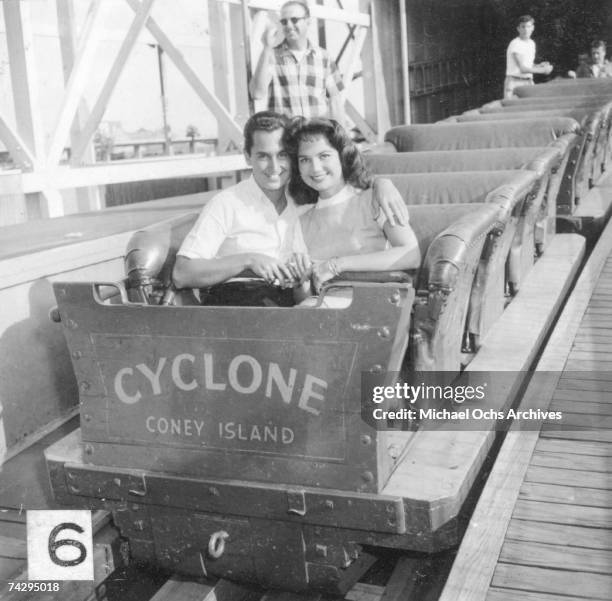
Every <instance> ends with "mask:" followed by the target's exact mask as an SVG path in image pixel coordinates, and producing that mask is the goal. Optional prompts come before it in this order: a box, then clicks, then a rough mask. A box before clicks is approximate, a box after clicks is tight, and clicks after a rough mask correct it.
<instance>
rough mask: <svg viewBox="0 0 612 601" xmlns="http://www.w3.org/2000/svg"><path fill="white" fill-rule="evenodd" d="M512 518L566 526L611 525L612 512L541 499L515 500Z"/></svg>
mask: <svg viewBox="0 0 612 601" xmlns="http://www.w3.org/2000/svg"><path fill="white" fill-rule="evenodd" d="M512 517H513V518H516V519H519V520H533V521H536V522H550V523H552V524H566V525H568V526H588V527H590V528H610V527H612V512H610V511H609V510H608V509H606V508H601V507H583V506H581V505H569V504H567V503H543V502H541V501H523V500H519V501H517V502H516V505H515V507H514V513H513V514H512Z"/></svg>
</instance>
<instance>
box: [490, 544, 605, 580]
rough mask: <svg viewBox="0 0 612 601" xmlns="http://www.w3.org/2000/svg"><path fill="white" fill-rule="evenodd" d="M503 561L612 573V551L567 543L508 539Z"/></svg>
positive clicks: (560, 568)
mask: <svg viewBox="0 0 612 601" xmlns="http://www.w3.org/2000/svg"><path fill="white" fill-rule="evenodd" d="M499 561H500V562H505V563H514V564H519V565H528V566H542V567H547V568H554V569H556V570H567V571H580V572H593V573H596V574H612V551H602V550H601V549H577V548H576V547H574V548H570V547H565V546H563V545H548V544H544V543H528V542H523V541H514V540H510V541H506V542H505V543H504V546H503V547H502V550H501V553H500V555H499Z"/></svg>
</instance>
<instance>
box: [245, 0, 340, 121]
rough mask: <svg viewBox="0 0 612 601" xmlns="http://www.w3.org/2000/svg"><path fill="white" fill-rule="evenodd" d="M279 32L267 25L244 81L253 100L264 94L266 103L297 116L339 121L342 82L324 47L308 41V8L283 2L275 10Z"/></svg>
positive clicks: (292, 1)
mask: <svg viewBox="0 0 612 601" xmlns="http://www.w3.org/2000/svg"><path fill="white" fill-rule="evenodd" d="M280 24H281V28H282V41H281V42H280V43H279V41H278V40H279V31H278V29H277V28H276V27H275V26H269V27H268V28H267V29H266V31H265V32H264V35H263V38H262V42H263V50H262V53H261V56H260V57H259V61H258V63H257V67H256V68H255V73H254V74H253V77H252V79H251V81H250V83H249V90H250V92H251V95H252V96H253V98H254V99H256V100H257V99H267V100H268V106H267V108H268V109H269V110H271V111H275V112H277V113H283V114H287V115H290V116H302V117H307V118H310V117H322V116H327V117H332V118H334V119H336V120H337V121H338V122H340V123H344V122H345V116H344V106H343V98H342V90H343V89H344V84H343V82H342V77H341V75H340V72H339V71H338V67H337V66H336V63H335V62H334V61H333V60H332V58H331V57H330V55H329V53H328V52H327V50H325V49H323V48H319V47H318V46H313V45H312V44H311V43H310V41H309V40H308V28H309V26H310V9H309V8H308V5H307V4H306V2H304V1H302V0H290V1H289V2H285V4H283V6H282V7H281V11H280Z"/></svg>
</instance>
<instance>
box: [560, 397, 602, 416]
mask: <svg viewBox="0 0 612 601" xmlns="http://www.w3.org/2000/svg"><path fill="white" fill-rule="evenodd" d="M550 410H551V411H562V412H563V413H564V414H565V413H581V412H584V413H588V414H589V415H612V403H591V402H589V401H587V400H584V401H560V400H559V401H553V402H552V403H551V404H550Z"/></svg>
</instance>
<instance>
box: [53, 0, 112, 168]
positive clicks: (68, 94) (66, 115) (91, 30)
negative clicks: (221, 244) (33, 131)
mask: <svg viewBox="0 0 612 601" xmlns="http://www.w3.org/2000/svg"><path fill="white" fill-rule="evenodd" d="M101 6H102V0H92V3H91V5H90V7H89V12H88V14H87V17H86V20H85V24H84V25H83V29H82V34H81V43H80V44H79V47H78V48H77V60H76V62H75V64H74V67H73V69H72V72H71V74H70V79H69V80H68V83H67V85H66V90H65V92H64V100H63V102H62V107H61V109H60V112H59V116H58V119H57V124H56V126H55V129H54V132H53V137H52V139H51V144H50V146H49V151H48V153H47V164H49V165H57V164H59V162H60V160H61V158H62V153H63V152H64V146H65V144H66V139H67V138H68V133H69V131H70V126H71V124H72V120H73V119H74V115H75V113H76V110H77V107H78V105H79V102H80V101H81V95H82V93H83V90H84V89H85V85H86V83H87V78H88V77H89V74H90V73H91V70H92V68H93V62H94V54H95V51H96V46H97V42H98V28H97V23H98V17H99V14H100V9H101Z"/></svg>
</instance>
